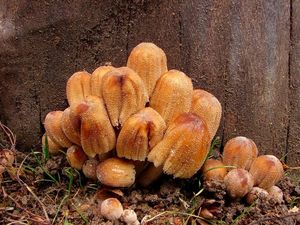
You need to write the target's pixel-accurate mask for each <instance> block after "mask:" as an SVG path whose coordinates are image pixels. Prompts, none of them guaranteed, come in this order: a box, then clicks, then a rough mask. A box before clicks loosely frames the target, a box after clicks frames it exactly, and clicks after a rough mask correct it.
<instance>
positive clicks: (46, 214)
mask: <svg viewBox="0 0 300 225" xmlns="http://www.w3.org/2000/svg"><path fill="white" fill-rule="evenodd" d="M29 155H30V154H28V155H26V156H25V158H24V159H23V161H22V162H21V164H20V166H19V168H18V170H17V181H18V182H19V183H20V184H21V185H24V186H25V187H26V188H27V190H28V191H29V192H30V193H31V194H32V196H33V197H34V198H35V200H36V201H37V202H38V203H39V204H40V205H41V207H42V209H43V212H44V215H45V217H46V220H47V222H48V223H49V224H50V219H49V216H48V213H47V210H46V207H45V205H44V204H43V203H42V201H41V200H40V199H39V198H38V196H36V194H35V193H34V192H33V191H32V190H31V188H30V187H29V186H28V185H27V184H26V183H25V182H24V181H23V180H22V179H21V178H20V170H21V168H22V166H23V164H24V162H25V160H26V159H27V158H28V156H29Z"/></svg>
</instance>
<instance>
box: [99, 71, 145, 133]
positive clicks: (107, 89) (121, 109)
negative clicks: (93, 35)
mask: <svg viewBox="0 0 300 225" xmlns="http://www.w3.org/2000/svg"><path fill="white" fill-rule="evenodd" d="M102 96H103V100H104V103H105V106H106V109H107V112H108V115H109V118H110V121H111V123H112V125H113V126H114V127H115V126H119V125H121V126H122V125H123V124H124V122H125V121H126V120H127V119H128V118H129V117H130V116H131V115H132V114H134V113H136V112H137V111H139V110H141V109H143V108H144V107H145V105H146V102H147V101H148V95H147V91H146V88H145V86H144V84H143V81H142V80H141V78H140V77H139V76H138V75H137V74H136V72H134V71H133V70H132V69H129V68H128V67H120V68H115V69H113V70H111V71H110V72H108V73H106V74H105V75H104V76H103V78H102Z"/></svg>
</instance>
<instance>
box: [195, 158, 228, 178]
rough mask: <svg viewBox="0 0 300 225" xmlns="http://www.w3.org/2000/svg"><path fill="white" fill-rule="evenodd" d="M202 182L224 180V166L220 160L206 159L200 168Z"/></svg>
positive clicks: (225, 172) (225, 170) (225, 171)
mask: <svg viewBox="0 0 300 225" xmlns="http://www.w3.org/2000/svg"><path fill="white" fill-rule="evenodd" d="M201 170H202V174H203V178H204V180H207V181H209V180H224V177H225V176H226V174H227V169H226V168H225V165H224V164H223V163H222V162H221V161H220V160H215V159H208V160H206V161H205V163H204V164H203V167H202V169H201Z"/></svg>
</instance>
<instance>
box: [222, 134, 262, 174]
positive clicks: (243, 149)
mask: <svg viewBox="0 0 300 225" xmlns="http://www.w3.org/2000/svg"><path fill="white" fill-rule="evenodd" d="M257 154H258V150H257V147H256V144H255V143H254V142H253V141H252V140H251V139H249V138H246V137H242V136H238V137H235V138H232V139H230V140H229V141H228V142H227V143H226V145H225V147H224V152H223V163H224V164H225V165H226V166H236V167H237V168H242V169H245V170H249V169H250V166H251V164H252V162H253V161H254V160H255V159H256V157H257ZM229 170H230V169H229Z"/></svg>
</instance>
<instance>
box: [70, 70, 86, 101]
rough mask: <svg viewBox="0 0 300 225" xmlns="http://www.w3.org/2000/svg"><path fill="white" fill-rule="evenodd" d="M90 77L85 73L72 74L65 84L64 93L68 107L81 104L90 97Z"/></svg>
mask: <svg viewBox="0 0 300 225" xmlns="http://www.w3.org/2000/svg"><path fill="white" fill-rule="evenodd" d="M90 81H91V75H90V74H89V73H88V72H86V71H80V72H76V73H74V74H73V75H72V76H71V77H70V78H69V80H68V82H67V87H66V92H67V99H68V102H69V105H70V106H72V105H73V104H78V103H80V102H82V101H83V100H84V99H85V98H86V97H87V96H89V95H91V87H90V86H91V84H90V83H91V82H90Z"/></svg>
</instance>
